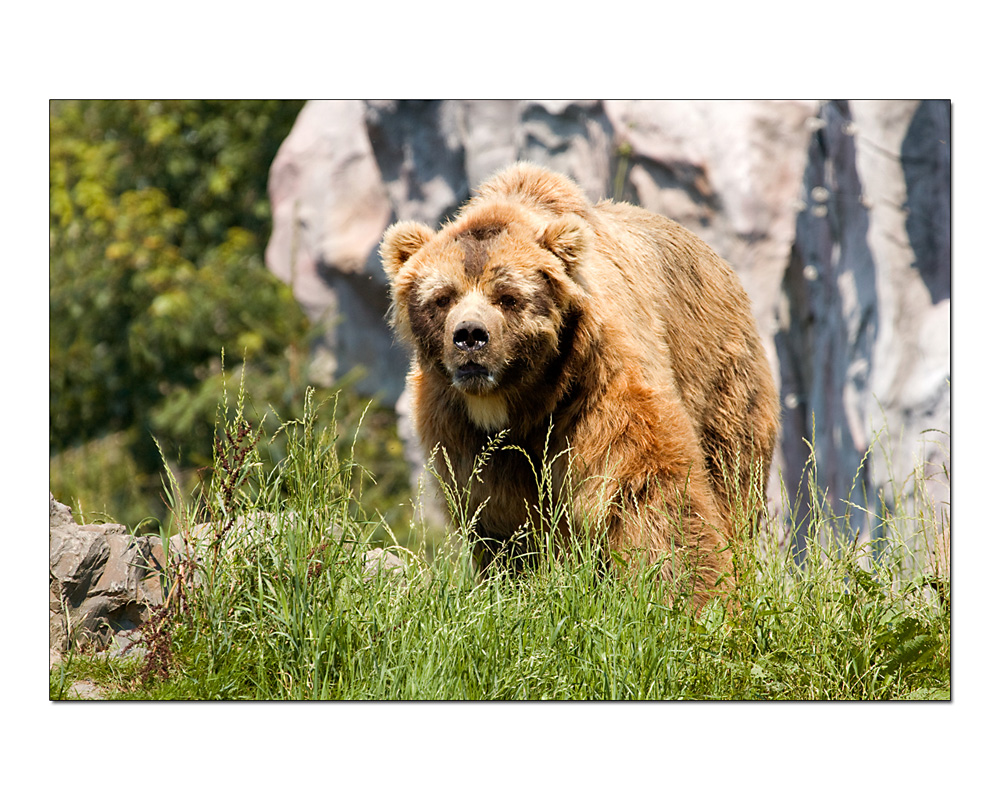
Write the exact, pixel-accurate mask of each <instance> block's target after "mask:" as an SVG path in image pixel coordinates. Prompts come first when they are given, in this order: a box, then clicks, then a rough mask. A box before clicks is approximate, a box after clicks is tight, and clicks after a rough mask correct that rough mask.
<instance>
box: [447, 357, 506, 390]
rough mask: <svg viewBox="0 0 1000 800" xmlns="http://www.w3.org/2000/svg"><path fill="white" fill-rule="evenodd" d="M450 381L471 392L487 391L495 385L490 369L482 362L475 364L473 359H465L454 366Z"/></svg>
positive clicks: (457, 386) (458, 387) (456, 386)
mask: <svg viewBox="0 0 1000 800" xmlns="http://www.w3.org/2000/svg"><path fill="white" fill-rule="evenodd" d="M452 382H453V383H454V385H455V388H457V389H461V390H462V391H463V392H471V393H473V394H479V393H481V392H488V391H490V390H491V389H493V388H494V386H495V385H496V379H495V378H494V377H493V374H492V373H491V372H490V370H489V369H488V368H487V367H485V366H484V365H482V364H477V363H476V362H475V361H467V362H466V363H464V364H459V366H458V367H456V368H455V372H454V375H453V376H452Z"/></svg>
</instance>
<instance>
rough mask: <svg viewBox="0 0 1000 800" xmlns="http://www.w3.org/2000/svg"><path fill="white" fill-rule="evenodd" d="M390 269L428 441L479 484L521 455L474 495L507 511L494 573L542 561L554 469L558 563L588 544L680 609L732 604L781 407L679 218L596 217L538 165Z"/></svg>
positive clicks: (414, 243) (490, 541)
mask: <svg viewBox="0 0 1000 800" xmlns="http://www.w3.org/2000/svg"><path fill="white" fill-rule="evenodd" d="M381 255H382V259H383V264H384V267H385V271H386V274H387V275H388V277H389V279H390V283H391V293H392V308H391V321H392V325H393V327H394V328H395V330H396V332H397V333H398V335H399V336H400V337H401V338H402V339H403V340H405V341H406V342H408V343H409V344H410V345H411V346H412V348H413V353H414V355H413V364H412V368H411V372H410V375H409V383H410V387H411V390H412V392H413V403H414V406H413V408H414V417H415V422H416V427H417V430H418V432H419V434H420V437H421V439H422V441H423V443H424V444H425V445H426V446H427V448H428V450H429V451H430V450H431V449H432V448H434V447H435V446H440V448H443V449H444V450H446V451H447V453H448V456H449V459H450V461H451V464H452V467H453V469H454V470H455V473H456V477H457V480H458V482H459V484H460V485H463V486H464V485H468V482H469V480H470V476H471V473H472V470H473V468H474V464H475V461H476V458H477V456H478V455H479V453H480V452H481V451H482V449H483V447H484V446H485V445H486V443H487V442H488V441H489V439H490V438H491V437H492V436H494V435H495V434H496V433H497V432H499V431H501V430H504V431H507V434H506V439H505V440H504V442H505V444H512V445H516V448H512V449H500V450H498V451H497V452H495V453H493V455H492V456H491V458H490V460H489V461H488V463H487V465H486V467H485V469H484V470H483V472H482V474H481V476H480V477H481V478H482V480H481V481H479V480H477V481H473V482H472V484H471V488H472V508H473V509H475V508H477V507H478V506H479V504H480V503H481V502H482V501H484V500H486V498H489V501H488V502H487V503H486V505H485V506H484V508H483V511H482V513H481V515H480V516H479V519H478V523H477V526H478V527H477V530H476V532H475V537H476V541H475V543H474V544H475V553H476V556H477V558H478V560H479V562H480V565H481V567H482V568H483V569H487V568H489V566H490V565H491V564H492V563H493V562H494V561H495V560H496V559H498V558H502V559H503V560H504V561H509V560H510V559H513V560H514V561H515V562H516V561H517V560H518V559H519V558H525V557H527V556H528V555H529V554H530V553H531V552H533V550H534V548H535V547H536V546H537V545H538V542H537V541H533V540H532V537H531V535H530V534H531V533H532V532H533V531H534V532H537V531H538V529H539V516H540V511H541V512H543V511H544V508H543V506H544V502H543V501H544V498H543V499H542V500H541V501H540V499H539V492H538V487H537V481H536V471H537V470H538V468H539V466H540V465H541V463H542V461H543V459H544V458H546V457H548V458H549V459H550V462H551V465H552V469H553V474H554V476H555V480H556V486H557V487H559V488H561V489H562V490H564V491H565V492H566V496H567V497H570V498H571V501H570V502H571V510H572V521H570V522H567V523H566V524H563V525H561V526H560V528H559V530H558V531H557V532H556V534H557V535H556V536H555V539H554V541H553V542H552V544H554V546H556V547H559V546H561V545H565V543H566V541H565V537H568V536H572V535H582V534H581V532H586V534H585V535H588V536H590V537H592V538H593V539H594V540H595V541H596V543H597V544H598V545H599V547H600V548H601V550H602V552H604V553H605V554H609V553H610V552H611V551H615V552H617V553H619V554H620V555H621V556H622V558H624V559H625V560H627V561H631V562H632V563H636V560H639V561H638V563H654V562H658V563H660V564H661V567H660V572H661V574H662V576H663V578H664V579H665V580H666V581H667V582H668V583H669V586H670V589H669V592H668V593H669V594H670V595H671V596H674V597H676V596H679V595H686V596H688V597H690V598H692V599H693V600H694V602H695V603H696V604H698V605H700V604H702V603H704V601H705V600H707V599H708V598H709V597H711V596H713V595H714V594H716V593H718V592H720V591H724V590H726V589H727V588H729V587H731V585H732V581H733V559H732V551H731V548H730V546H729V545H730V543H731V538H732V525H733V518H734V516H739V517H740V518H742V519H749V518H751V517H752V516H753V515H754V514H756V513H758V512H759V511H760V510H761V508H762V507H763V506H762V503H763V487H764V481H765V480H766V476H767V473H768V469H769V467H770V463H771V455H772V451H773V448H774V443H775V438H776V435H777V431H778V402H777V395H776V392H775V388H774V382H773V379H772V377H771V373H770V369H769V367H768V364H767V360H766V358H765V355H764V351H763V348H762V346H761V342H760V338H759V335H758V333H757V329H756V325H755V323H754V318H753V316H752V314H751V312H750V306H749V301H748V298H747V295H746V292H745V291H744V290H743V288H742V287H741V286H740V284H739V281H738V280H737V278H736V276H735V275H734V273H733V271H732V270H731V269H730V267H729V266H728V265H727V264H726V263H725V262H724V261H723V260H722V259H721V258H719V256H717V255H716V254H715V253H714V252H713V251H712V250H711V249H710V248H709V247H708V246H707V245H706V244H705V243H704V242H703V241H702V240H701V239H699V238H698V237H696V236H695V235H694V234H692V233H690V232H689V231H687V230H685V229H684V228H682V227H681V226H680V225H678V224H677V223H675V222H673V221H671V220H669V219H667V218H665V217H662V216H659V215H657V214H653V213H650V212H648V211H645V210H643V209H640V208H637V207H635V206H632V205H628V204H624V203H611V202H607V201H604V202H601V203H597V204H591V203H590V202H588V201H587V199H586V198H585V197H584V195H583V194H582V192H581V191H580V190H579V188H578V187H577V186H576V185H575V184H574V183H573V182H572V181H570V180H569V179H567V178H565V177H563V176H561V175H557V174H555V173H553V172H550V171H548V170H546V169H542V168H540V167H536V166H532V165H529V164H523V163H522V164H516V165H514V166H513V167H511V168H509V169H507V170H505V171H503V172H501V173H499V174H498V175H496V176H495V177H494V178H492V179H491V180H490V181H488V182H487V183H486V184H485V185H483V186H482V187H481V189H480V191H479V193H478V196H477V197H475V198H473V199H472V200H471V201H470V202H469V203H468V204H467V205H466V207H465V208H464V209H463V210H462V211H461V212H460V213H459V214H458V216H457V217H456V218H455V219H454V221H452V222H450V223H447V224H446V225H444V226H443V228H442V229H441V230H439V231H437V232H435V231H433V230H431V229H430V228H428V227H426V226H424V225H421V224H419V223H415V222H400V223H397V224H395V225H393V226H392V227H391V228H390V229H389V230H388V231H387V232H386V235H385V238H384V240H383V243H382V247H381ZM567 448H568V451H567ZM555 456H558V457H555ZM439 458H440V455H439ZM737 511H739V514H737V513H736V512H737Z"/></svg>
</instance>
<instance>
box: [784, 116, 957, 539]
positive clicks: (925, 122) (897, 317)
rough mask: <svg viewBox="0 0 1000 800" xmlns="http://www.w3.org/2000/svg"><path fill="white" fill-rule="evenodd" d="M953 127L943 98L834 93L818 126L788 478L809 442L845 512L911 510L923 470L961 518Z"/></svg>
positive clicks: (796, 304)
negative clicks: (956, 486)
mask: <svg viewBox="0 0 1000 800" xmlns="http://www.w3.org/2000/svg"><path fill="white" fill-rule="evenodd" d="M950 123H951V119H950V109H949V106H948V103H947V102H944V101H924V102H921V101H905V102H904V101H869V102H850V103H847V102H836V103H825V104H824V105H823V106H822V108H821V109H820V111H819V114H818V116H817V117H816V118H815V120H813V121H812V123H811V125H812V127H813V128H814V131H813V134H812V136H811V137H810V142H809V150H808V161H807V165H806V170H805V173H804V177H803V207H802V209H801V210H800V212H799V214H798V217H797V219H796V227H795V242H794V246H793V248H792V250H791V252H790V254H789V258H788V265H787V269H786V270H785V274H784V279H783V283H782V291H781V293H780V295H779V298H780V302H781V308H780V313H779V330H778V332H777V335H776V337H775V342H776V346H777V351H778V356H779V362H780V366H781V373H780V375H781V394H782V397H783V401H784V405H785V409H784V435H783V438H782V451H783V461H784V463H785V465H786V470H787V472H786V478H795V477H796V476H798V475H800V474H801V472H802V468H803V466H804V465H805V464H806V462H807V460H808V458H809V454H808V448H807V446H806V445H805V444H804V441H803V440H809V441H810V442H812V443H813V446H814V448H815V462H816V480H817V483H818V485H819V486H820V487H824V488H827V487H828V497H829V499H830V501H831V502H832V504H833V507H834V508H835V509H836V508H837V505H838V504H837V502H836V501H838V500H840V499H846V500H848V501H850V502H851V503H852V504H854V505H856V506H860V507H861V508H869V509H874V510H876V511H878V510H879V509H880V506H881V504H882V503H884V504H885V507H886V510H887V511H888V512H889V513H890V514H894V513H900V514H906V513H912V510H913V509H912V507H911V505H912V501H913V489H914V486H913V481H912V479H910V476H911V475H912V473H913V471H914V469H917V470H919V471H920V472H921V473H922V474H923V477H924V478H925V480H924V481H923V482H922V486H923V489H924V490H926V491H927V492H928V499H929V500H930V501H932V503H933V504H934V506H935V507H936V509H937V512H938V513H939V514H940V513H947V504H948V500H949V495H950V491H949V486H948V483H947V481H946V480H944V475H943V472H944V471H945V470H947V469H948V466H949V462H950V442H949V432H950V430H951V404H950V388H951V356H950V327H949V323H950V313H951V302H950V297H951V241H950V236H951V235H950V230H951V228H950V221H951V187H950V181H951V177H950V176H951V163H950V154H951V124H950ZM866 454H867V456H866ZM862 462H863V463H862ZM859 465H860V469H859ZM852 487H853V488H852ZM838 510H839V509H838ZM877 524H878V522H877V521H876V518H875V517H872V516H865V515H858V514H855V515H854V518H853V519H852V525H853V527H854V528H856V529H859V530H860V531H861V533H862V536H863V537H864V536H867V535H870V534H872V533H874V531H873V530H872V528H873V526H877Z"/></svg>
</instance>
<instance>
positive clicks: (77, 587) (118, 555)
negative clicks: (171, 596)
mask: <svg viewBox="0 0 1000 800" xmlns="http://www.w3.org/2000/svg"><path fill="white" fill-rule="evenodd" d="M162 565H163V548H162V546H161V544H160V540H159V539H158V538H156V537H153V536H134V537H133V536H130V535H129V534H128V532H127V531H126V529H125V526H124V525H115V524H106V525H78V524H77V523H76V521H75V520H74V519H73V514H72V512H71V511H70V509H69V507H68V506H65V505H63V504H62V503H60V502H58V501H57V500H56V499H55V498H54V497H52V495H49V649H50V650H51V651H53V652H56V653H59V652H63V651H65V650H66V649H67V647H68V646H69V644H70V642H71V641H72V642H74V643H76V644H80V645H83V644H89V645H91V646H93V647H94V648H95V649H103V648H105V647H107V645H108V644H109V643H110V642H111V639H112V637H113V636H114V635H115V634H119V633H126V632H127V631H130V630H133V629H134V628H135V627H136V626H137V625H139V623H140V622H142V621H143V620H144V619H146V618H147V617H148V613H149V607H150V606H152V605H157V604H159V603H161V602H163V592H162V588H161V586H160V577H159V575H160V570H161V569H162Z"/></svg>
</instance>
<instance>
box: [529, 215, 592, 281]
mask: <svg viewBox="0 0 1000 800" xmlns="http://www.w3.org/2000/svg"><path fill="white" fill-rule="evenodd" d="M538 243H539V244H540V245H541V246H542V247H544V248H545V249H546V250H549V251H550V252H552V253H553V254H555V256H556V257H558V258H559V259H560V260H561V261H562V262H563V263H564V264H565V265H566V272H567V273H568V274H569V275H570V276H571V277H572V276H573V275H574V273H575V272H576V269H577V267H578V266H579V265H580V264H581V263H582V262H583V259H584V255H585V253H586V251H587V235H586V232H585V231H584V229H583V228H582V227H581V226H580V224H579V223H578V222H576V221H574V220H573V219H570V218H565V217H564V218H563V219H558V220H556V221H555V222H553V223H550V224H549V225H548V226H547V227H545V228H544V229H543V230H542V231H541V233H539V234H538Z"/></svg>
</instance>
